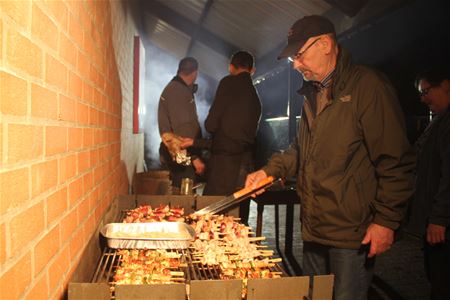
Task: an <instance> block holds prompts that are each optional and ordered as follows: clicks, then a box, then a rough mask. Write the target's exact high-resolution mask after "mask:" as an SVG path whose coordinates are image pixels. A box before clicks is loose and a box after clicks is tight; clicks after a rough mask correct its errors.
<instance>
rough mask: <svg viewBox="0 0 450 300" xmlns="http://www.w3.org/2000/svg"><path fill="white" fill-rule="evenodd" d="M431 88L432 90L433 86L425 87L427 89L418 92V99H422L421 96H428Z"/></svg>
mask: <svg viewBox="0 0 450 300" xmlns="http://www.w3.org/2000/svg"><path fill="white" fill-rule="evenodd" d="M432 88H434V86H429V87H427V88H424V89H422V90H420V91H419V96H420V97H423V96H426V95H428V93H429V92H430V90H431V89H432Z"/></svg>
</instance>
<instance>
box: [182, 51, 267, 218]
mask: <svg viewBox="0 0 450 300" xmlns="http://www.w3.org/2000/svg"><path fill="white" fill-rule="evenodd" d="M229 72H230V75H228V76H226V77H224V78H223V79H222V80H221V81H220V83H219V86H218V87H217V91H216V95H215V97H214V101H213V103H212V105H211V108H210V109H209V113H208V116H207V117H206V120H205V128H206V130H207V131H208V132H210V133H211V135H212V139H211V141H210V143H208V142H207V141H205V140H195V141H192V140H186V143H185V144H184V146H185V147H187V146H191V145H192V143H194V147H197V148H205V147H206V148H210V150H211V157H210V159H209V162H208V168H207V174H206V187H205V190H204V192H203V194H204V195H229V194H232V193H234V192H235V191H236V190H238V189H240V188H243V187H244V184H245V178H246V176H247V174H249V173H250V172H252V171H254V161H253V158H254V145H255V139H256V131H257V129H258V124H259V120H260V117H261V102H260V100H259V97H258V93H257V91H256V89H255V87H254V86H253V81H252V77H251V76H252V74H253V73H254V72H255V68H254V59H253V55H252V54H250V53H249V52H247V51H238V52H236V53H234V54H233V55H232V56H231V60H230V64H229ZM211 142H212V143H211ZM249 205H250V203H249V202H248V201H247V202H244V203H242V204H241V205H240V207H239V211H240V213H239V214H240V218H241V221H242V222H243V223H247V220H248V214H249Z"/></svg>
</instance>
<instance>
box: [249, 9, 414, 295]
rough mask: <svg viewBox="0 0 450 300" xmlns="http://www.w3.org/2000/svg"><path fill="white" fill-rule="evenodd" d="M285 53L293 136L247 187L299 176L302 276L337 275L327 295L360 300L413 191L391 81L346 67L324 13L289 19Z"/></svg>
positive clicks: (347, 62)
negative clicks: (297, 80)
mask: <svg viewBox="0 0 450 300" xmlns="http://www.w3.org/2000/svg"><path fill="white" fill-rule="evenodd" d="M286 57H288V58H289V59H290V60H291V61H292V63H293V67H294V68H295V69H296V70H298V71H299V72H300V73H301V74H302V77H303V85H302V87H301V89H300V91H299V93H300V94H301V95H303V96H304V97H305V102H304V105H303V111H302V118H301V121H300V127H299V132H298V137H297V139H296V141H294V143H293V144H292V145H291V146H290V148H289V149H288V150H286V151H285V152H283V153H282V154H276V155H274V156H273V157H271V159H270V160H269V162H268V164H267V165H266V166H265V167H263V168H262V169H261V170H259V171H257V172H254V173H252V174H250V175H249V176H248V177H247V181H246V186H251V185H255V184H256V183H257V182H258V181H260V180H261V179H263V178H265V177H267V176H269V175H271V176H275V177H281V178H290V177H291V176H295V175H297V192H298V195H299V197H300V200H301V224H302V238H303V241H304V243H303V272H304V274H305V275H320V274H329V273H332V274H335V288H334V297H335V299H352V300H353V299H366V298H367V292H368V289H369V286H370V282H371V278H372V274H373V267H374V260H375V256H376V255H379V254H381V253H383V252H384V251H386V250H388V249H389V248H390V246H391V245H392V243H393V238H394V230H396V229H397V228H398V226H399V223H400V221H401V220H402V218H403V214H404V208H405V205H406V202H407V199H408V198H409V197H410V196H411V194H412V191H413V168H414V154H413V151H411V150H412V149H411V147H410V145H409V143H408V141H407V139H406V133H405V125H404V120H403V114H402V112H401V109H400V106H399V103H398V100H397V97H396V94H395V91H394V89H393V87H392V86H391V84H390V83H389V82H388V81H387V80H386V78H385V77H384V76H382V75H381V74H379V73H377V72H375V71H373V70H371V69H369V68H367V67H363V66H357V65H353V64H352V63H351V58H350V55H349V53H348V52H346V51H345V49H343V48H342V47H341V46H340V45H339V44H338V43H337V41H336V34H335V30H334V26H333V24H332V23H331V22H330V21H329V20H328V19H326V18H324V17H321V16H307V17H304V18H302V19H300V20H298V21H297V22H295V23H294V25H293V26H292V28H291V29H290V30H289V33H288V45H287V47H286V48H285V49H284V50H283V51H282V53H281V54H280V56H279V58H286Z"/></svg>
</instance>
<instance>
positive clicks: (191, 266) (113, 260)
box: [91, 211, 289, 299]
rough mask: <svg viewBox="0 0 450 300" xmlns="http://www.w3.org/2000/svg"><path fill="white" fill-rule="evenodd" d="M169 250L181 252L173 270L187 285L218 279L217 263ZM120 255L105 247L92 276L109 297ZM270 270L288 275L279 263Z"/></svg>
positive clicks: (218, 268)
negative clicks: (106, 289) (107, 289)
mask: <svg viewBox="0 0 450 300" xmlns="http://www.w3.org/2000/svg"><path fill="white" fill-rule="evenodd" d="M125 216H126V212H124V211H122V213H120V214H119V216H118V222H121V220H123V219H124V218H125ZM166 251H169V252H176V253H177V254H181V256H180V259H181V266H180V267H179V268H177V269H176V270H174V271H180V272H183V273H184V280H185V283H186V284H187V285H189V283H190V281H191V280H219V279H221V278H220V274H221V270H220V267H219V266H218V265H203V264H201V263H200V262H198V261H197V260H196V258H195V257H194V255H193V251H191V249H190V248H187V249H176V250H175V249H172V250H169V249H166ZM120 259H121V255H120V254H119V250H118V249H111V248H108V247H105V249H104V250H103V253H102V256H101V257H100V260H99V263H98V266H97V269H96V271H95V273H94V276H93V277H92V281H91V282H92V283H107V284H109V285H110V288H111V299H115V295H114V290H115V282H114V275H115V273H116V270H117V268H118V267H119V266H120ZM269 269H270V271H271V272H277V273H278V274H280V276H281V277H287V276H289V275H288V274H287V273H286V271H285V270H284V269H283V268H282V267H281V265H280V264H278V263H275V264H274V266H272V267H270V268H269Z"/></svg>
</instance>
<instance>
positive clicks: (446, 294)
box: [424, 240, 450, 300]
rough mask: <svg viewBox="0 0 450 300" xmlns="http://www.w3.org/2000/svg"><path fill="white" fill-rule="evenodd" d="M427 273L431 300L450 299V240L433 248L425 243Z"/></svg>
mask: <svg viewBox="0 0 450 300" xmlns="http://www.w3.org/2000/svg"><path fill="white" fill-rule="evenodd" d="M424 259H425V271H426V273H427V277H428V280H429V281H430V284H431V299H433V300H449V299H450V240H446V241H445V242H444V243H441V244H437V245H434V246H431V245H430V244H428V243H427V242H426V241H425V242H424Z"/></svg>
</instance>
